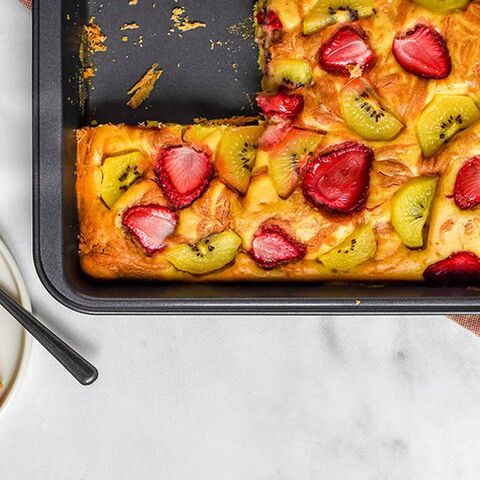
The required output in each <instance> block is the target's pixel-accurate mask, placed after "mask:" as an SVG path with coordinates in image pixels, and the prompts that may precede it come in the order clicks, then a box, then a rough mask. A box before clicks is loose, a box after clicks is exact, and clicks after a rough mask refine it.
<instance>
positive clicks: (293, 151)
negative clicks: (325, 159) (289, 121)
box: [268, 129, 322, 198]
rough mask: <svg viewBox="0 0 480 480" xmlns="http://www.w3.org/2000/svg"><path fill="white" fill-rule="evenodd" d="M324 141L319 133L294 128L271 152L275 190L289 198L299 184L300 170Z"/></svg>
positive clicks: (270, 163)
mask: <svg viewBox="0 0 480 480" xmlns="http://www.w3.org/2000/svg"><path fill="white" fill-rule="evenodd" d="M321 141H322V136H321V135H319V134H318V133H312V132H308V131H306V130H298V129H292V130H291V131H290V132H289V133H288V134H287V135H286V137H285V138H284V140H283V141H282V142H281V143H279V144H277V145H276V146H275V147H274V148H273V149H272V151H271V152H270V157H269V167H268V169H269V172H270V177H271V178H272V181H273V184H274V186H275V190H276V191H277V193H278V195H279V196H280V197H282V198H287V197H289V196H290V195H291V193H292V192H293V190H294V189H295V188H296V187H297V185H298V179H299V177H300V172H301V170H302V168H303V167H304V166H305V165H306V163H307V162H308V161H309V160H310V159H311V158H312V157H313V155H314V153H315V151H316V150H317V148H318V146H319V145H320V143H321Z"/></svg>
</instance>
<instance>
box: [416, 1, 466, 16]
mask: <svg viewBox="0 0 480 480" xmlns="http://www.w3.org/2000/svg"><path fill="white" fill-rule="evenodd" d="M413 1H414V3H416V4H417V5H420V6H421V7H423V8H426V9H427V10H431V11H432V12H439V13H449V12H454V11H455V10H463V9H464V8H465V7H466V6H467V5H468V4H469V3H470V0H413Z"/></svg>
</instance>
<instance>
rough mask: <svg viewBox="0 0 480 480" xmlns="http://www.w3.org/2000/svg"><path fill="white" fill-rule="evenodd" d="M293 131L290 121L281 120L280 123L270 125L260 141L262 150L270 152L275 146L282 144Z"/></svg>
mask: <svg viewBox="0 0 480 480" xmlns="http://www.w3.org/2000/svg"><path fill="white" fill-rule="evenodd" d="M292 129H293V125H292V122H290V120H280V121H279V122H278V123H270V124H269V125H268V126H267V127H266V128H265V130H264V131H263V133H262V135H261V136H260V139H259V141H258V143H259V146H260V148H261V149H262V150H270V149H271V148H272V147H273V146H275V145H277V144H278V143H280V142H282V141H283V140H284V138H285V137H286V136H287V135H288V133H289V132H290V131H291V130H292Z"/></svg>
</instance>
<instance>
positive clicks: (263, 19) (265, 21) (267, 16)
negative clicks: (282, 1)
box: [256, 9, 283, 32]
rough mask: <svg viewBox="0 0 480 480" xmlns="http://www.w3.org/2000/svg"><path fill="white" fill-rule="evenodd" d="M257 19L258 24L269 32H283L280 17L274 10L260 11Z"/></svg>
mask: <svg viewBox="0 0 480 480" xmlns="http://www.w3.org/2000/svg"><path fill="white" fill-rule="evenodd" d="M256 18H257V22H258V24H259V25H260V26H261V27H262V28H263V29H264V30H265V31H267V32H272V31H274V30H281V29H282V27H283V25H282V22H281V20H280V18H279V16H278V15H277V14H276V13H275V12H274V11H273V10H266V9H262V10H259V11H258V12H257V16H256Z"/></svg>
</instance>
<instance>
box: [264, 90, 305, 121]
mask: <svg viewBox="0 0 480 480" xmlns="http://www.w3.org/2000/svg"><path fill="white" fill-rule="evenodd" d="M257 105H258V108H259V109H260V111H261V112H262V113H263V114H264V115H265V116H266V117H280V118H292V117H296V116H297V115H299V114H300V113H301V111H302V110H303V105H304V100H303V96H302V95H298V94H293V93H292V94H289V93H281V92H280V93H273V94H268V93H260V94H259V95H258V96H257Z"/></svg>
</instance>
